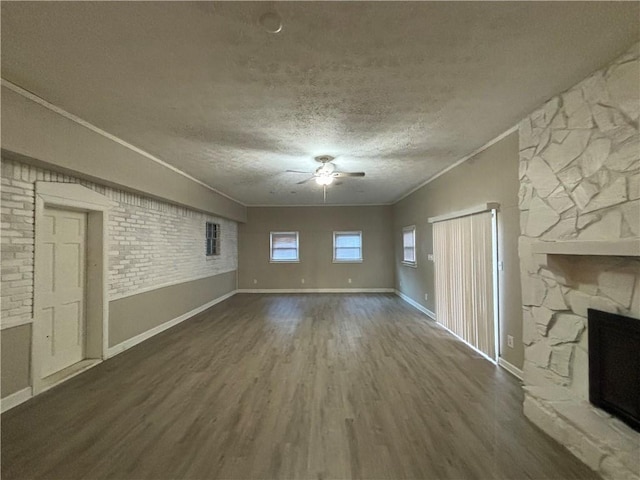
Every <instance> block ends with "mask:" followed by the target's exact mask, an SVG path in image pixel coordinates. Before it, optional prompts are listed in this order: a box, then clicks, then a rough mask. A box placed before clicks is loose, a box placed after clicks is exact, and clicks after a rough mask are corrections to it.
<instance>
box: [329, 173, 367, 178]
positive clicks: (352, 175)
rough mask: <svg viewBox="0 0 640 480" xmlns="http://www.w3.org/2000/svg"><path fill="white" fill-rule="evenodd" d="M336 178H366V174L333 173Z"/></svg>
mask: <svg viewBox="0 0 640 480" xmlns="http://www.w3.org/2000/svg"><path fill="white" fill-rule="evenodd" d="M332 175H333V176H334V177H335V178H341V177H364V172H333V173H332Z"/></svg>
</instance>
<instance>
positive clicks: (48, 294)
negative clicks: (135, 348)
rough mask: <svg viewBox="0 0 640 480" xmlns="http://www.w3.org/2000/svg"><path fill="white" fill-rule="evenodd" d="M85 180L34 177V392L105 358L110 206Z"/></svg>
mask: <svg viewBox="0 0 640 480" xmlns="http://www.w3.org/2000/svg"><path fill="white" fill-rule="evenodd" d="M114 204H115V203H114V202H112V201H110V200H109V199H108V198H106V197H104V196H103V195H100V194H99V193H97V192H94V191H93V190H90V189H88V188H86V187H83V186H82V185H78V184H72V183H54V182H36V206H35V207H36V210H35V234H36V239H35V240H36V241H35V252H34V254H35V265H34V280H35V285H34V307H33V308H34V315H33V330H32V368H31V370H32V379H33V393H34V394H38V393H41V392H43V391H45V390H47V389H49V388H51V387H53V386H55V385H57V384H58V383H60V382H62V381H65V380H68V379H69V378H71V377H73V376H75V375H77V374H78V373H80V372H82V371H84V370H86V369H88V368H90V367H92V366H94V365H96V364H97V363H99V362H100V361H102V359H103V358H106V351H107V342H108V338H107V335H108V334H107V332H108V300H107V270H108V268H107V212H108V210H109V209H110V208H111V207H112V206H113V205H114Z"/></svg>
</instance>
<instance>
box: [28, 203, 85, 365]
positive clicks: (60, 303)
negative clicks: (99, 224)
mask: <svg viewBox="0 0 640 480" xmlns="http://www.w3.org/2000/svg"><path fill="white" fill-rule="evenodd" d="M86 230H87V214H86V213H81V212H75V211H71V210H59V209H55V208H48V207H45V209H44V214H43V217H42V230H41V232H42V236H41V237H40V241H39V242H38V246H37V248H40V252H41V255H42V273H43V275H42V276H40V278H39V282H38V285H37V286H36V288H38V289H39V294H40V295H41V298H42V302H41V303H40V305H41V308H42V311H41V312H39V313H40V315H38V318H39V319H40V321H41V322H42V324H41V328H40V329H39V331H40V332H42V335H43V337H44V338H42V339H41V340H42V342H41V345H42V346H43V351H42V352H41V354H42V375H43V377H46V376H48V375H51V374H53V373H56V372H58V371H60V370H62V369H64V368H66V367H68V366H70V365H73V364H74V363H77V362H79V361H81V360H82V359H83V358H84V349H85V348H84V345H85V270H86V265H85V255H86Z"/></svg>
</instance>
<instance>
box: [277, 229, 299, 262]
mask: <svg viewBox="0 0 640 480" xmlns="http://www.w3.org/2000/svg"><path fill="white" fill-rule="evenodd" d="M293 234H295V236H296V258H295V259H282V260H278V259H275V258H273V236H274V235H293ZM269 263H300V232H298V231H286V232H284V231H277V232H269Z"/></svg>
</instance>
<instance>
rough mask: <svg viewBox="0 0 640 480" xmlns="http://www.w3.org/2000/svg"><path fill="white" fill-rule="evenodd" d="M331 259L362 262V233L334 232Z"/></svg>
mask: <svg viewBox="0 0 640 480" xmlns="http://www.w3.org/2000/svg"><path fill="white" fill-rule="evenodd" d="M333 259H334V260H339V261H357V260H362V233H361V232H334V234H333Z"/></svg>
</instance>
